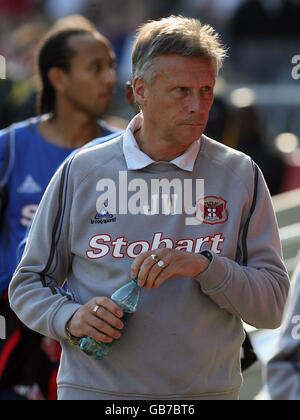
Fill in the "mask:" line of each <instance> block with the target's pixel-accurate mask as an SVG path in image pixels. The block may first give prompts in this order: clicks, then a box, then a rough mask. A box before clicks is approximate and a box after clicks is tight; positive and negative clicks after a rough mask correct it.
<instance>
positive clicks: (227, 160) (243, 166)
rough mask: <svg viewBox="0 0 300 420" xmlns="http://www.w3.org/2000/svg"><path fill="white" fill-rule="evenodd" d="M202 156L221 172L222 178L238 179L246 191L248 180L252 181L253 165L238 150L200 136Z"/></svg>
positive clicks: (248, 158) (246, 156)
mask: <svg viewBox="0 0 300 420" xmlns="http://www.w3.org/2000/svg"><path fill="white" fill-rule="evenodd" d="M202 141H203V143H204V144H203V147H202V155H203V156H204V157H205V159H206V160H207V161H209V162H210V163H211V164H212V165H214V167H215V168H216V174H217V173H218V171H221V172H222V176H229V177H230V176H234V177H235V178H238V179H239V180H240V181H241V182H243V184H244V185H245V187H246V188H247V190H248V184H249V179H251V178H253V179H254V168H255V163H254V162H253V160H252V159H251V157H250V156H248V155H246V154H245V153H243V152H240V151H239V150H236V149H233V148H232V147H229V146H227V145H225V144H223V143H221V142H218V141H216V140H213V139H211V138H209V137H207V136H205V135H203V136H202Z"/></svg>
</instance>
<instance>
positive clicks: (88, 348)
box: [79, 278, 141, 360]
mask: <svg viewBox="0 0 300 420" xmlns="http://www.w3.org/2000/svg"><path fill="white" fill-rule="evenodd" d="M137 280H138V278H136V279H134V280H131V281H130V282H129V283H127V284H125V285H124V286H122V287H121V288H120V289H118V290H116V291H115V292H114V293H113V294H112V295H111V300H113V301H114V302H115V303H116V304H117V305H118V306H119V307H120V308H121V309H122V311H123V314H124V315H123V317H122V318H121V320H122V322H123V323H124V324H126V322H127V321H128V320H129V319H130V318H131V316H132V315H133V314H134V313H135V312H136V311H137V307H138V303H139V298H140V293H141V288H140V286H138V284H137ZM114 341H115V340H113V341H111V342H110V343H102V342H101V341H96V340H94V339H93V338H91V337H83V338H82V339H81V340H80V341H79V347H80V349H81V350H82V351H84V352H85V353H86V354H87V355H89V356H92V357H93V358H94V359H95V360H102V359H103V358H104V357H105V356H106V355H107V354H108V352H109V350H110V348H111V346H112V345H113V343H114Z"/></svg>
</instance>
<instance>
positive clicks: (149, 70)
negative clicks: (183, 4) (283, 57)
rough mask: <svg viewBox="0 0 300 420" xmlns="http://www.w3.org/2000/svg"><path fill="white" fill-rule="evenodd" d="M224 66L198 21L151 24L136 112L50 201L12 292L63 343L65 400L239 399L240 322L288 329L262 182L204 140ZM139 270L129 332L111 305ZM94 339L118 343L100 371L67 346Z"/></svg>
mask: <svg viewBox="0 0 300 420" xmlns="http://www.w3.org/2000/svg"><path fill="white" fill-rule="evenodd" d="M225 55H226V51H225V49H224V47H223V46H222V45H221V43H220V41H219V38H218V36H217V34H216V33H215V32H214V30H213V29H212V28H211V27H210V26H208V25H202V24H201V23H200V22H199V21H198V20H195V19H189V18H183V17H174V16H171V17H169V18H165V19H161V20H160V21H154V22H150V23H148V24H146V25H144V26H143V27H142V28H140V30H139V32H138V36H137V39H136V42H135V45H134V48H133V57H132V58H133V60H132V62H133V67H132V80H133V89H134V94H135V99H136V101H137V103H138V104H139V106H140V108H141V113H140V114H139V115H137V116H136V117H135V118H134V119H133V120H132V121H131V123H130V124H129V126H128V128H127V130H126V132H125V134H124V135H122V136H121V137H120V138H117V139H115V140H112V141H110V142H109V143H107V144H104V145H100V146H96V147H94V148H91V149H89V150H86V151H82V152H80V153H78V154H76V155H75V156H74V157H72V158H71V159H70V160H69V161H68V162H66V164H65V165H63V166H62V167H61V168H60V170H59V171H58V172H57V174H56V175H55V177H54V178H53V180H52V181H51V183H50V185H49V187H48V189H47V192H46V193H45V196H44V198H43V200H42V203H41V205H40V207H39V209H38V212H37V215H36V217H35V220H34V223H33V226H32V229H31V232H30V235H29V240H28V244H27V246H26V249H25V252H24V256H23V259H22V261H21V263H20V265H19V267H18V268H17V270H16V272H15V275H14V278H13V281H12V283H11V286H10V291H9V295H10V302H11V306H12V308H13V309H14V311H15V312H16V313H17V314H18V316H19V317H20V318H21V319H22V321H23V322H24V323H26V324H27V325H28V326H30V328H32V329H34V330H36V331H39V332H40V333H42V334H45V335H46V336H49V337H53V338H55V339H58V340H60V342H61V345H62V359H61V366H60V370H59V375H58V398H59V399H61V400H63V399H123V400H124V399H237V398H238V393H239V388H240V386H241V382H242V376H241V366H240V350H241V346H242V343H243V340H244V337H245V336H244V330H243V323H242V320H243V321H245V322H247V323H249V324H251V325H253V326H256V327H258V328H277V327H278V326H279V325H280V323H281V318H282V313H283V310H284V305H285V302H286V298H287V294H288V290H289V279H288V276H287V272H286V269H285V266H284V263H283V261H282V253H281V246H280V240H279V234H278V227H277V223H276V220H275V215H274V210H273V207H272V202H271V198H270V194H269V192H268V189H267V187H266V184H265V181H264V179H263V176H262V174H261V171H260V170H259V169H258V168H257V166H256V165H255V164H254V163H253V162H252V160H251V159H250V158H249V157H248V156H246V155H243V154H242V153H239V152H237V151H234V150H232V149H230V148H228V147H226V146H224V145H222V144H220V143H218V142H216V141H214V140H211V139H209V138H207V137H206V136H204V135H203V131H204V129H205V126H206V123H207V120H208V115H209V111H210V108H211V105H212V103H213V89H214V85H215V79H216V75H217V73H218V70H219V68H220V67H221V64H222V62H223V60H224V57H225ZM137 275H138V279H139V284H140V286H142V287H143V289H142V293H141V301H140V306H139V314H138V316H137V318H135V319H132V320H131V321H130V322H129V323H128V325H126V328H125V329H124V331H123V326H124V325H123V323H122V320H121V318H122V316H123V314H122V311H120V308H118V306H117V305H116V304H115V303H114V302H113V301H112V300H111V299H110V298H109V296H111V295H112V293H113V292H114V291H115V290H116V289H118V288H119V287H121V286H122V285H124V284H125V283H126V282H128V281H129V280H130V278H134V277H136V276H137ZM62 288H63V289H62ZM66 289H67V291H66ZM83 336H90V337H92V338H94V339H95V340H98V341H100V342H111V341H112V339H115V340H116V341H115V343H114V345H113V346H112V348H111V350H110V352H109V354H108V355H107V356H106V357H105V359H103V360H102V361H96V360H94V359H93V358H91V357H89V356H87V355H86V354H85V353H83V352H82V351H81V350H80V348H79V347H78V346H76V345H75V346H72V343H73V344H74V343H75V344H76V342H77V341H78V339H79V338H80V337H83Z"/></svg>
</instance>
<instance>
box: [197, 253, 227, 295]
mask: <svg viewBox="0 0 300 420" xmlns="http://www.w3.org/2000/svg"><path fill="white" fill-rule="evenodd" d="M211 254H212V256H213V258H212V261H211V263H210V264H209V266H208V268H207V270H205V271H204V272H203V273H200V274H198V276H196V277H194V278H195V280H196V281H197V282H198V283H199V284H200V286H201V289H202V291H203V293H205V294H214V293H219V292H220V290H221V289H222V288H223V286H224V284H226V283H227V279H228V267H227V264H226V261H225V259H224V258H222V257H220V256H218V255H216V254H214V253H212V252H211Z"/></svg>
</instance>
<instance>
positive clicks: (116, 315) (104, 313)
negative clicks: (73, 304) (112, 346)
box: [67, 297, 124, 343]
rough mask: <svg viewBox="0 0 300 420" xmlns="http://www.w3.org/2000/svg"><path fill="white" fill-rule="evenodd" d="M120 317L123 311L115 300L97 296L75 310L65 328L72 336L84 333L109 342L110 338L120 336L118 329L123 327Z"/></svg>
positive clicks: (81, 335) (97, 339)
mask: <svg viewBox="0 0 300 420" xmlns="http://www.w3.org/2000/svg"><path fill="white" fill-rule="evenodd" d="M97 306H98V309H97ZM122 317H123V312H122V310H121V309H120V308H119V306H118V305H116V304H115V302H113V301H112V300H111V299H109V298H107V297H97V298H94V299H92V300H90V301H89V302H87V303H86V304H85V305H84V306H82V308H80V309H79V310H78V311H77V312H75V314H74V315H73V317H72V318H71V319H70V320H69V322H68V324H67V328H68V330H69V332H70V333H71V335H73V336H74V337H78V338H81V337H83V336H85V335H86V336H89V337H91V338H93V339H94V340H96V341H101V342H103V343H110V342H111V341H112V339H118V338H120V337H121V333H120V331H119V330H121V329H122V328H123V327H124V324H123V322H122V321H121V320H120V318H122Z"/></svg>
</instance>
